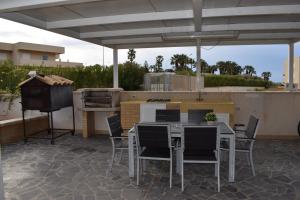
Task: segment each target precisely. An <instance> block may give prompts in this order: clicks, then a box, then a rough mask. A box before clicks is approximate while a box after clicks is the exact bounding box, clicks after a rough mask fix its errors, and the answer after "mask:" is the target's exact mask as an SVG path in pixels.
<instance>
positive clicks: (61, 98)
mask: <svg viewBox="0 0 300 200" xmlns="http://www.w3.org/2000/svg"><path fill="white" fill-rule="evenodd" d="M72 84H73V81H70V80H68V79H65V78H63V77H60V76H55V75H49V76H43V75H39V74H35V75H33V76H32V77H31V78H29V79H27V80H26V81H24V82H22V83H20V84H19V86H20V87H21V100H22V101H21V104H22V117H23V126H24V127H23V128H24V141H25V142H27V140H28V138H29V136H27V134H26V124H25V111H26V110H39V111H40V112H45V113H47V114H48V118H49V126H48V129H47V132H48V134H50V135H51V137H44V138H41V137H36V136H32V137H30V138H39V139H50V140H51V144H54V141H55V139H56V138H58V137H60V136H62V135H65V134H67V133H70V132H71V133H72V135H74V131H75V120H74V106H73V86H72ZM65 107H72V111H73V113H72V114H73V115H72V116H73V129H71V130H70V129H55V128H54V126H53V112H54V111H58V110H60V109H62V108H65Z"/></svg>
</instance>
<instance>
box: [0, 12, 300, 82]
mask: <svg viewBox="0 0 300 200" xmlns="http://www.w3.org/2000/svg"><path fill="white" fill-rule="evenodd" d="M0 42H8V43H16V42H31V43H40V44H48V45H56V46H63V47H65V54H63V55H61V59H62V61H68V60H69V61H70V62H81V63H83V64H84V65H94V64H102V63H103V47H102V46H99V45H95V44H91V43H88V42H84V41H81V40H78V39H74V38H70V37H67V36H63V35H59V34H56V33H52V32H49V31H45V30H41V29H38V28H34V27H30V26H27V25H23V24H20V23H16V22H12V21H8V20H5V19H1V18H0ZM127 51H128V50H119V63H122V62H124V61H126V60H127ZM174 54H186V55H188V56H189V57H192V58H196V48H195V47H177V48H153V49H136V62H137V63H140V64H144V62H145V61H147V62H148V63H149V65H151V64H154V63H155V58H156V56H158V55H162V56H163V57H164V62H163V67H164V68H171V65H170V58H171V57H172V55H174ZM295 55H296V56H300V43H296V45H295ZM287 57H288V45H246V46H217V47H202V59H204V60H206V62H208V64H210V65H213V64H215V63H216V62H218V61H227V60H231V61H235V62H237V63H238V64H239V65H241V66H245V65H252V66H253V67H254V68H255V69H256V72H257V75H261V73H262V72H264V71H270V72H271V73H272V77H271V80H272V81H275V82H281V81H282V74H283V64H284V61H285V60H286V59H287ZM104 63H105V65H111V64H112V63H113V51H112V50H111V49H109V48H104Z"/></svg>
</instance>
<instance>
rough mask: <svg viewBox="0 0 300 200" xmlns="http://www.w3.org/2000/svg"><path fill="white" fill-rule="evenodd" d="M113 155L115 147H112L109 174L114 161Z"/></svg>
mask: <svg viewBox="0 0 300 200" xmlns="http://www.w3.org/2000/svg"><path fill="white" fill-rule="evenodd" d="M115 154H116V150H115V146H114V145H113V147H112V156H111V163H110V169H109V171H110V172H111V171H112V168H113V164H114V160H115Z"/></svg>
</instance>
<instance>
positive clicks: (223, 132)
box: [128, 122, 235, 182]
mask: <svg viewBox="0 0 300 200" xmlns="http://www.w3.org/2000/svg"><path fill="white" fill-rule="evenodd" d="M141 123H142V122H141ZM144 123H147V124H153V125H156V124H157V125H159V124H169V125H170V132H171V137H172V138H180V137H181V135H182V134H183V133H182V130H183V128H182V127H183V126H185V125H199V126H202V125H203V126H207V125H208V124H207V123H189V122H144ZM215 125H216V126H217V127H218V129H219V132H220V139H221V140H222V139H227V140H228V142H229V170H228V181H229V182H234V178H235V177H234V176H235V132H234V130H233V129H232V128H231V127H230V126H229V124H227V123H224V122H216V123H215ZM135 136H136V134H135V128H134V127H133V128H131V129H130V130H129V131H128V162H129V165H128V172H129V177H134V175H135V168H134V162H135V160H134V156H135V154H134V142H135ZM176 157H177V161H176V163H177V164H176V165H177V166H176V171H177V172H180V164H179V162H180V161H179V159H178V153H177V156H176Z"/></svg>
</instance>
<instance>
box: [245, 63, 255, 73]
mask: <svg viewBox="0 0 300 200" xmlns="http://www.w3.org/2000/svg"><path fill="white" fill-rule="evenodd" d="M244 71H245V74H246V75H249V76H253V75H254V74H256V71H255V69H254V67H252V66H251V65H246V66H245V67H244Z"/></svg>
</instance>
